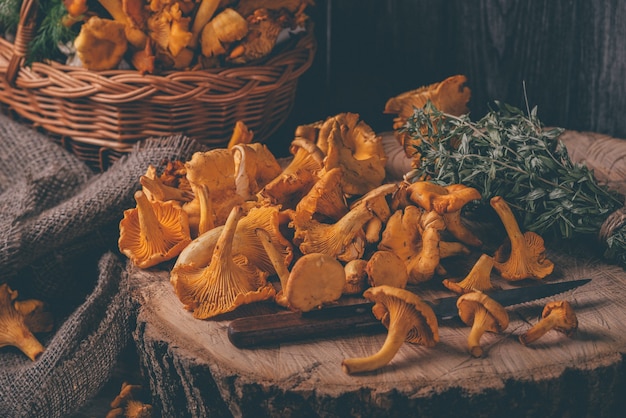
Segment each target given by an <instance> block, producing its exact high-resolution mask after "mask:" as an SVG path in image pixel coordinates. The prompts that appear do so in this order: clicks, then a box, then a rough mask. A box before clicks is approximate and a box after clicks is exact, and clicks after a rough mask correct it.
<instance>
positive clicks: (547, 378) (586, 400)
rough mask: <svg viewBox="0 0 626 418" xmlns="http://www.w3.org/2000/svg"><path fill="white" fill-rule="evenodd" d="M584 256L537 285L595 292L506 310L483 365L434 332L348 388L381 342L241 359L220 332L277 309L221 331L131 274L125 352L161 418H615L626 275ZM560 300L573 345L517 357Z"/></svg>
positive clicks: (449, 327)
mask: <svg viewBox="0 0 626 418" xmlns="http://www.w3.org/2000/svg"><path fill="white" fill-rule="evenodd" d="M613 154H616V153H613ZM584 155H585V156H587V157H588V158H592V157H593V153H584ZM616 160H617V163H616V164H613V165H612V166H611V167H613V168H612V170H613V172H618V173H619V172H620V170H621V169H622V168H623V163H620V162H619V159H616ZM615 170H617V171H615ZM609 171H610V170H609ZM618 179H619V177H618ZM617 183H620V182H617ZM593 252H594V244H593V243H578V244H574V245H572V247H571V248H558V249H555V248H551V249H550V250H549V253H548V254H549V257H550V258H551V259H552V260H553V261H554V263H555V265H556V268H555V271H554V273H553V274H552V275H550V276H549V277H548V278H547V279H546V282H555V281H562V280H572V279H578V278H583V277H591V278H592V279H593V280H592V282H591V283H589V284H587V285H585V286H583V287H580V288H578V289H576V290H574V291H570V292H568V293H565V294H563V295H559V296H555V297H552V298H546V299H544V300H538V301H534V302H532V303H526V304H523V305H518V306H516V307H511V308H508V311H509V315H510V319H511V322H510V325H509V327H508V328H507V329H506V330H505V332H504V333H502V334H497V335H496V334H488V335H485V336H483V339H482V340H481V342H482V343H483V347H484V348H485V351H486V356H485V357H484V358H472V357H471V356H470V355H469V353H468V351H467V348H466V343H467V335H468V332H469V328H468V327H466V326H464V325H463V324H461V323H460V322H459V321H458V320H449V321H446V322H442V323H441V324H440V343H439V344H438V345H437V346H435V347H434V348H424V347H421V346H414V345H411V344H405V345H404V346H403V347H402V348H401V349H400V351H399V353H398V354H397V355H396V356H395V357H394V359H393V360H392V361H391V363H390V364H388V365H387V366H386V367H384V368H383V369H380V370H379V371H376V372H373V373H368V374H363V375H357V376H349V375H347V374H345V373H343V371H342V370H341V367H340V364H341V361H342V360H343V359H344V358H348V357H356V356H365V355H369V354H372V353H374V352H376V351H378V349H379V348H380V347H381V345H382V343H383V341H384V338H385V334H384V333H383V334H374V335H368V334H355V335H346V336H341V337H337V338H327V339H320V340H310V341H303V342H294V343H288V344H281V345H274V346H268V347H262V348H256V349H238V348H235V347H234V346H233V345H232V344H231V343H230V342H229V340H228V337H227V327H228V324H229V321H230V320H231V319H233V318H236V317H238V316H245V315H250V314H254V313H255V312H257V313H260V312H261V311H263V312H265V311H268V310H272V309H277V308H272V307H271V306H270V305H257V306H254V307H253V306H249V307H243V308H242V309H240V310H239V311H236V312H233V313H231V314H229V315H227V316H225V317H222V318H220V319H219V320H206V321H201V320H196V319H194V318H192V316H191V314H190V313H189V312H187V311H185V310H184V309H183V307H182V304H181V303H180V301H179V300H178V299H177V297H176V296H175V294H174V292H173V290H172V287H171V285H170V283H169V274H168V272H167V271H157V270H147V271H142V270H139V269H134V268H131V269H130V275H131V277H130V283H131V286H132V288H133V289H132V294H133V299H134V301H135V305H136V306H135V307H136V310H135V314H136V315H137V326H136V330H135V332H134V340H135V342H136V344H137V348H138V351H139V355H140V360H141V367H142V371H143V372H144V374H145V376H146V377H147V380H148V381H149V382H150V387H151V390H152V393H153V396H154V399H153V404H154V406H155V408H157V410H160V411H161V413H162V415H163V416H164V417H207V416H218V417H220V416H231V415H232V416H251V417H252V416H253V417H262V416H281V417H308V416H325V417H335V416H336V417H346V416H381V417H390V416H403V417H404V416H436V417H439V416H463V417H474V416H476V417H478V416H490V417H491V416H494V417H495V416H507V417H517V416H520V417H521V416H542V417H551V416H554V417H562V416H570V417H575V416H581V417H582V416H594V417H602V416H606V417H612V416H621V412H622V409H624V407H626V396H624V395H626V366H625V365H624V361H623V358H624V354H625V353H626V271H624V270H623V269H622V268H620V267H618V266H614V265H608V264H606V263H604V262H603V261H601V260H600V258H599V257H597V256H596V255H594V254H593ZM454 268H455V267H454V263H452V264H451V265H450V269H451V271H454ZM494 282H497V284H501V285H503V286H504V287H510V286H511V284H510V283H506V282H503V281H502V279H499V278H494ZM525 284H527V283H523V284H522V285H525ZM421 291H422V293H423V296H424V297H431V296H438V295H444V294H445V295H449V293H447V291H446V290H444V289H443V287H442V286H441V285H440V283H437V282H428V283H427V284H425V285H424V286H423V289H421ZM557 299H565V300H568V301H569V302H570V303H572V305H573V307H574V309H575V311H576V313H577V315H578V319H579V324H580V325H579V331H578V333H577V334H575V335H574V336H573V337H572V338H568V337H566V336H564V335H563V334H560V333H557V332H555V331H551V332H549V333H548V334H546V335H545V336H544V337H543V338H541V339H540V340H539V341H537V342H536V343H534V344H532V345H531V346H528V347H526V346H523V345H521V344H520V343H519V341H518V335H519V334H521V333H523V332H524V331H526V330H527V329H528V328H529V327H530V326H531V325H532V324H534V323H535V322H536V321H537V317H538V315H539V314H540V313H541V310H542V308H543V306H544V305H545V303H546V302H547V301H548V300H557Z"/></svg>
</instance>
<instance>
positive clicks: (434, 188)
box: [407, 181, 481, 215]
mask: <svg viewBox="0 0 626 418" xmlns="http://www.w3.org/2000/svg"><path fill="white" fill-rule="evenodd" d="M407 192H408V193H409V198H410V199H411V200H412V201H413V202H415V203H416V204H417V205H418V206H420V207H422V208H424V209H426V210H427V211H431V210H434V211H436V212H437V213H439V214H441V215H443V214H444V213H452V212H458V211H460V210H461V209H462V208H463V206H465V205H466V204H467V203H469V202H471V201H472V200H480V198H481V194H480V192H479V191H478V189H475V188H473V187H469V186H465V185H463V184H452V185H449V186H441V185H439V184H435V183H432V182H430V181H416V182H415V183H413V184H411V185H410V186H408V188H407Z"/></svg>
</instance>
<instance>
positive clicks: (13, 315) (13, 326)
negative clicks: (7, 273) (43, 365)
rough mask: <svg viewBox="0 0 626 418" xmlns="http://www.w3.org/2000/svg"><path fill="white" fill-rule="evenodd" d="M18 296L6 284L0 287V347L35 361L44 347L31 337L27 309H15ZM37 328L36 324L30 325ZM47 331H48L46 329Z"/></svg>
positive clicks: (31, 330) (31, 332)
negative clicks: (15, 349)
mask: <svg viewBox="0 0 626 418" xmlns="http://www.w3.org/2000/svg"><path fill="white" fill-rule="evenodd" d="M17 296H18V293H17V291H14V290H12V289H11V288H10V287H9V285H8V284H6V283H4V284H1V285H0V347H6V346H13V347H17V348H18V349H19V350H20V351H22V352H23V353H24V354H25V355H26V356H27V357H28V358H29V359H31V360H33V361H35V360H37V359H38V358H39V356H41V354H42V353H43V351H44V347H43V346H42V345H41V343H40V342H39V340H37V338H36V337H35V336H34V335H33V332H36V331H35V329H33V328H31V327H29V326H28V324H27V319H26V317H27V316H28V313H25V312H23V309H26V311H28V310H29V308H28V307H26V306H22V308H23V309H16V308H15V305H14V302H15V300H16V298H17ZM30 325H31V326H37V323H36V322H35V323H34V324H30ZM48 330H49V329H48Z"/></svg>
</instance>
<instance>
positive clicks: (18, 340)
mask: <svg viewBox="0 0 626 418" xmlns="http://www.w3.org/2000/svg"><path fill="white" fill-rule="evenodd" d="M15 331H16V335H14V339H13V343H12V344H11V345H14V346H15V347H17V348H19V349H20V351H22V353H24V354H26V356H27V357H28V358H29V359H31V360H33V361H35V360H37V359H38V358H39V356H41V354H42V353H43V351H44V348H43V346H42V345H41V343H40V342H39V341H38V340H37V338H35V336H34V335H33V334H32V332H30V331H29V330H28V329H26V327H25V326H22V327H21V328H20V329H16V330H15ZM1 346H2V343H1V342H0V347H1Z"/></svg>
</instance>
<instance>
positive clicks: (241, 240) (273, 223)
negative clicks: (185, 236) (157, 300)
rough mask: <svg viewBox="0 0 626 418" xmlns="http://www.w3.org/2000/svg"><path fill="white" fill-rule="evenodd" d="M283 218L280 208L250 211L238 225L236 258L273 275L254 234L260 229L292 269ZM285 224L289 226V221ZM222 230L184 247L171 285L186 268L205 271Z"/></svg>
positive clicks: (219, 228) (271, 266) (259, 208)
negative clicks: (267, 235) (265, 232)
mask: <svg viewBox="0 0 626 418" xmlns="http://www.w3.org/2000/svg"><path fill="white" fill-rule="evenodd" d="M281 217H282V215H281V212H280V210H279V208H278V206H269V205H268V206H260V207H253V208H251V209H250V210H249V211H248V213H247V214H246V215H245V216H244V217H243V218H242V219H240V220H239V222H237V230H236V232H235V239H234V242H233V248H232V253H233V255H235V256H244V257H245V258H246V259H247V260H248V263H249V264H251V265H254V266H256V267H257V268H258V269H260V270H261V271H264V272H266V273H267V274H274V273H275V270H274V267H273V262H272V261H271V260H270V259H269V257H268V256H267V252H266V251H265V250H264V248H263V244H262V243H261V241H260V240H259V238H258V236H257V235H256V233H255V230H256V229H257V228H261V229H263V230H265V231H267V232H268V233H269V234H270V236H271V239H272V243H273V245H274V246H275V247H276V251H278V253H279V254H280V259H281V263H282V264H283V265H285V266H287V265H289V264H290V263H291V260H292V258H293V248H292V245H291V243H290V242H289V240H287V239H286V238H285V237H284V236H283V235H282V233H281V231H280V228H281V225H282V224H283V220H282V219H281ZM284 222H285V223H286V222H287V220H285V221H284ZM223 229H224V225H220V226H217V227H215V228H213V229H211V230H209V231H207V232H205V233H204V234H202V235H200V236H199V237H197V238H196V239H194V240H193V241H192V242H191V243H190V244H189V245H188V246H187V247H185V249H184V250H183V251H182V252H181V253H180V255H179V256H178V259H177V260H176V264H174V267H173V268H172V271H171V275H170V282H171V283H172V284H173V285H175V283H176V281H177V280H178V272H179V271H180V269H181V268H183V267H184V266H189V267H194V268H204V267H206V266H208V265H209V263H210V262H211V259H212V257H213V252H214V250H215V246H216V245H217V241H218V239H219V236H220V235H221V234H222V231H223ZM183 271H184V269H183Z"/></svg>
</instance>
